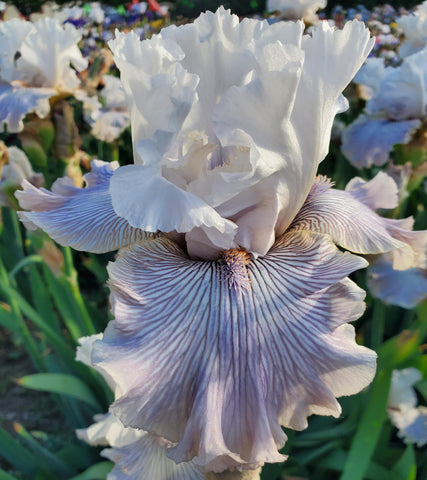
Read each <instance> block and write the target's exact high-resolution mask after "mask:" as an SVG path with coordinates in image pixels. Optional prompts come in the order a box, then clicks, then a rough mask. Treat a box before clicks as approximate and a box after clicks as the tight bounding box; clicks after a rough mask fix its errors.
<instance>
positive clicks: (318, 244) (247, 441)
mask: <svg viewBox="0 0 427 480" xmlns="http://www.w3.org/2000/svg"><path fill="white" fill-rule="evenodd" d="M366 265H367V262H366V261H365V260H363V259H361V258H359V257H356V256H353V255H351V254H349V253H342V252H340V251H338V250H337V249H336V247H335V246H334V245H333V244H332V242H331V241H330V239H329V237H328V236H324V235H318V234H313V233H309V232H291V233H289V234H286V235H285V236H283V238H281V239H280V240H279V241H278V242H277V243H276V244H275V246H274V247H273V249H272V250H271V251H270V252H269V253H268V254H267V255H266V256H265V257H264V258H259V259H257V260H250V256H249V254H247V252H244V251H239V250H230V251H228V252H226V253H225V254H224V255H223V257H222V259H221V260H220V261H218V262H207V261H205V262H200V261H198V262H196V261H193V260H190V259H189V258H188V257H187V256H186V255H185V254H184V253H183V252H182V251H181V250H180V249H179V248H178V247H177V246H176V245H175V244H174V243H172V242H171V241H169V240H167V239H166V238H159V239H156V240H153V241H150V242H145V243H144V244H140V245H133V246H130V247H127V248H125V249H123V250H121V254H120V256H119V259H118V260H117V262H115V263H114V264H112V265H111V266H110V268H109V272H110V288H111V291H112V297H111V298H112V307H113V314H114V316H115V321H113V322H111V323H110V325H109V327H108V328H107V330H106V332H105V335H104V339H103V340H102V341H100V342H96V344H95V346H94V354H93V360H94V364H95V365H96V368H99V369H101V370H104V371H105V372H106V373H108V375H109V376H111V377H112V378H113V379H114V381H116V382H117V384H118V388H119V390H120V391H121V392H123V395H122V396H120V397H118V398H117V400H116V402H115V403H114V404H113V406H112V411H113V413H114V414H116V415H117V416H119V417H120V418H121V420H122V421H123V422H124V424H125V425H130V426H133V427H138V428H143V429H144V430H148V431H153V432H155V433H156V434H158V435H160V436H163V437H166V438H168V439H169V440H170V441H172V442H178V444H177V446H176V447H172V448H170V449H169V453H168V455H169V456H170V457H171V458H172V459H173V460H175V461H177V462H181V461H188V460H190V459H192V458H193V457H195V458H194V461H195V462H196V463H198V464H200V465H203V466H204V467H206V468H207V469H208V470H212V471H222V470H224V469H230V468H233V467H236V466H237V467H241V468H256V467H258V466H259V465H262V464H263V463H264V462H280V461H283V459H284V457H283V456H282V455H279V453H278V452H277V448H278V447H280V446H282V445H283V444H284V442H285V440H286V437H285V435H284V433H283V431H282V430H281V428H280V424H282V425H285V426H288V427H291V428H296V429H302V428H305V427H306V425H307V420H306V418H307V416H308V415H310V414H312V413H318V414H326V415H334V416H338V415H339V414H340V407H339V404H338V403H337V401H336V399H335V396H336V395H337V396H339V395H349V394H353V393H356V392H358V391H360V390H361V389H362V388H363V387H364V386H366V385H367V384H368V383H369V382H370V381H371V380H372V377H373V375H374V372H375V353H374V352H372V351H370V350H368V349H366V348H364V347H361V346H358V345H357V344H356V343H355V341H354V330H353V328H352V327H351V326H348V325H344V324H345V323H346V322H348V321H352V320H355V319H356V318H358V317H359V316H360V315H361V313H362V312H363V298H364V292H363V291H362V290H360V289H359V288H358V287H357V286H356V285H355V284H353V283H352V282H351V281H349V280H348V279H346V278H345V277H346V276H347V275H348V274H349V273H350V272H352V271H354V270H356V269H358V268H362V267H364V266H366Z"/></svg>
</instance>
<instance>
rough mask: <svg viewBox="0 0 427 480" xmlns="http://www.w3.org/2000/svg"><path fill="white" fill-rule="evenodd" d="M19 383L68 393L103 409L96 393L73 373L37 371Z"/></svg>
mask: <svg viewBox="0 0 427 480" xmlns="http://www.w3.org/2000/svg"><path fill="white" fill-rule="evenodd" d="M17 382H18V383H19V385H22V386H23V387H27V388H32V389H34V390H41V391H43V392H50V393H58V394H60V395H68V396H71V397H74V398H77V399H78V400H81V401H83V402H86V403H87V404H89V405H91V406H92V407H93V408H95V409H96V410H97V411H98V412H100V411H102V406H101V405H100V404H99V402H98V400H97V399H96V397H95V395H94V394H93V393H92V391H91V390H90V388H89V387H88V386H87V385H86V384H85V383H84V382H82V381H81V380H80V379H79V378H77V377H75V376H73V375H66V374H62V373H36V374H34V375H26V376H25V377H22V378H20V379H19V380H17Z"/></svg>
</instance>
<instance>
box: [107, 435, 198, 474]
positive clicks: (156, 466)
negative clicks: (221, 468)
mask: <svg viewBox="0 0 427 480" xmlns="http://www.w3.org/2000/svg"><path fill="white" fill-rule="evenodd" d="M127 430H131V429H127ZM132 430H133V429H132ZM140 433H141V435H140V438H139V439H138V440H136V441H135V442H133V443H129V444H128V445H125V446H123V447H120V448H113V449H107V450H103V451H102V452H101V454H102V455H103V456H104V457H107V458H108V459H110V460H112V461H113V462H115V463H116V466H115V467H114V468H113V470H112V471H111V473H110V474H108V476H107V480H148V479H149V480H204V478H205V476H204V475H203V472H202V469H201V468H200V467H198V466H196V465H195V464H194V462H185V463H180V464H176V463H175V462H174V461H173V460H170V459H169V458H168V457H167V456H166V452H167V447H168V446H169V443H168V442H166V441H165V440H164V439H162V438H159V437H156V436H155V435H151V434H149V433H146V432H142V431H140Z"/></svg>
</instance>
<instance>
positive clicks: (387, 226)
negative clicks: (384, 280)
mask: <svg viewBox="0 0 427 480" xmlns="http://www.w3.org/2000/svg"><path fill="white" fill-rule="evenodd" d="M319 183H320V184H322V183H324V179H323V178H322V177H319V178H318V180H317V182H316V183H315V184H314V186H313V188H312V192H311V193H310V195H309V196H308V197H307V200H306V202H305V204H304V205H303V207H302V209H301V210H300V212H299V213H298V215H297V216H296V218H295V220H294V223H293V224H292V226H291V229H296V230H310V231H314V232H322V233H327V234H329V235H331V237H332V238H333V240H334V242H336V243H337V244H338V245H340V246H342V247H344V248H346V249H348V250H350V251H352V252H355V253H362V254H377V253H385V252H389V251H392V250H396V253H395V254H394V267H395V268H399V269H405V268H409V267H411V266H412V265H413V264H414V262H418V261H420V258H425V249H426V242H427V232H425V231H420V232H413V231H411V228H412V224H413V221H412V219H411V218H407V219H403V220H394V219H391V218H383V217H380V216H379V215H378V214H376V213H375V211H374V210H373V208H379V207H380V208H390V206H391V205H394V204H395V202H396V201H397V186H396V185H393V184H394V181H393V180H392V179H391V177H388V175H387V174H385V173H380V174H379V175H378V176H377V177H376V178H374V179H373V180H371V181H370V182H365V181H364V180H362V179H360V178H358V179H354V180H353V181H351V182H350V183H349V184H348V187H347V189H346V191H341V190H335V189H332V188H319V186H318V185H319ZM379 186H381V188H380V189H378V187H379ZM386 194H387V195H390V198H389V199H388V200H387V199H386V198H385V197H386Z"/></svg>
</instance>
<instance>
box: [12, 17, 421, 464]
mask: <svg viewBox="0 0 427 480" xmlns="http://www.w3.org/2000/svg"><path fill="white" fill-rule="evenodd" d="M303 29H304V25H303V23H302V22H297V23H293V22H278V23H275V24H274V25H271V26H270V25H268V23H267V22H265V21H263V22H259V21H256V20H253V19H245V20H243V21H242V22H241V23H239V20H238V18H237V17H236V16H234V15H231V14H230V13H229V12H227V11H225V10H224V9H223V8H220V9H218V11H217V12H216V13H215V14H214V13H211V12H208V13H206V14H202V15H201V16H200V17H199V18H198V19H197V20H196V21H195V22H194V24H187V25H184V26H180V27H168V28H165V29H163V30H162V31H161V33H160V34H159V35H155V36H153V37H152V38H151V39H150V40H147V41H144V42H141V41H140V39H139V38H138V37H137V36H136V35H135V34H132V33H130V34H128V35H124V34H119V33H117V34H116V39H115V40H114V41H112V42H111V48H112V49H113V51H114V55H115V60H116V63H117V65H118V67H119V69H120V71H121V79H122V82H123V85H124V89H125V92H126V94H127V97H128V104H129V109H130V116H131V127H132V135H133V147H134V153H135V163H136V165H128V166H125V167H119V166H118V164H117V163H112V164H108V163H105V162H101V161H95V162H93V163H92V171H91V172H90V173H89V174H87V175H86V176H85V180H86V183H87V186H86V188H83V189H80V188H71V187H70V186H69V185H65V184H64V183H63V182H62V181H58V182H57V183H56V184H55V185H54V186H53V189H52V192H49V191H47V190H44V189H36V188H34V187H32V186H31V185H29V184H28V183H25V184H24V185H23V186H24V189H25V190H24V191H23V192H20V193H19V195H18V197H19V200H20V204H21V207H22V208H23V209H27V210H31V211H27V212H21V213H20V216H21V219H22V221H23V222H24V223H25V224H26V225H27V226H28V227H29V228H36V227H37V226H39V227H41V228H43V229H44V230H45V231H46V232H47V233H48V234H49V235H51V236H52V237H53V238H54V239H55V240H57V241H58V242H60V243H62V244H64V245H71V246H73V247H74V248H77V249H82V250H90V251H95V252H103V251H108V250H113V249H115V248H121V250H120V252H119V255H118V257H117V260H116V262H114V263H113V264H110V266H109V275H110V281H109V285H110V288H111V305H112V311H113V314H114V317H115V320H114V321H112V322H110V324H109V326H108V327H107V330H106V331H105V333H104V336H103V339H102V340H99V341H97V342H96V343H95V344H94V351H93V355H92V364H93V365H94V366H95V367H96V368H97V369H98V370H99V371H102V372H103V375H104V376H106V377H107V378H109V379H111V380H112V381H113V382H114V385H115V387H116V391H115V393H116V401H115V402H114V404H113V405H112V407H111V409H110V411H111V413H112V414H114V415H116V416H117V417H119V418H120V420H121V421H122V423H123V424H124V425H126V426H127V427H132V428H141V429H143V430H145V431H149V432H152V433H154V434H155V435H157V436H159V437H163V438H166V439H167V440H168V442H170V443H169V445H170V446H169V448H167V451H166V452H167V456H168V458H170V459H172V460H174V461H175V462H177V463H178V464H180V465H181V462H189V461H193V462H194V464H195V465H198V466H200V467H202V468H203V469H204V471H205V472H222V471H224V470H233V471H236V472H238V471H239V470H251V471H254V472H256V471H257V469H258V468H259V467H261V466H262V465H263V464H264V463H265V462H280V461H283V460H284V459H285V457H284V456H283V455H281V454H279V452H278V448H280V447H281V446H283V445H284V443H285V441H286V435H285V434H284V432H283V430H282V428H281V425H283V426H286V427H289V428H293V429H297V430H299V429H303V428H306V426H307V417H308V416H309V415H311V414H321V415H333V416H339V415H340V412H341V409H340V406H339V403H338V402H337V400H336V397H339V396H342V395H351V394H354V393H356V392H359V391H360V390H361V389H363V388H364V387H365V386H367V385H368V384H369V383H370V381H371V380H372V378H373V376H374V373H375V358H376V355H375V353H374V352H372V351H370V350H369V349H367V348H364V347H362V346H359V345H357V344H356V342H355V335H354V329H353V327H352V326H350V325H349V324H348V322H351V321H353V320H355V319H357V318H358V317H359V316H360V315H361V314H362V312H363V309H364V304H363V298H364V292H363V291H362V290H361V289H360V288H358V287H357V286H356V285H355V284H354V283H353V282H351V281H350V280H349V279H348V278H347V277H348V275H349V274H350V273H351V272H353V271H354V270H357V269H359V268H363V267H365V266H366V265H367V262H366V261H365V260H364V259H363V258H361V257H358V256H356V255H353V254H352V253H350V252H355V253H360V254H379V253H383V252H386V251H393V250H395V249H398V250H399V251H400V252H401V254H400V255H397V256H396V263H399V264H400V266H401V265H408V264H410V263H411V261H413V257H414V255H415V254H414V251H413V250H414V246H415V245H416V243H417V240H418V235H420V234H419V233H418V232H411V231H409V230H408V222H405V221H403V220H399V221H398V220H393V219H388V218H382V217H380V216H379V215H377V214H376V210H377V209H379V208H394V207H395V206H396V203H397V196H398V192H397V187H396V185H395V183H394V182H393V180H392V179H391V178H390V177H388V176H387V175H386V174H381V173H380V174H378V175H377V177H375V178H374V179H373V180H371V181H370V182H365V181H363V180H362V179H360V178H356V179H354V180H353V181H351V182H350V183H349V185H348V186H347V188H346V190H345V191H340V190H337V189H334V188H332V187H333V185H332V183H331V182H330V181H329V180H327V179H326V178H324V177H316V171H317V168H318V164H319V162H321V161H322V160H323V158H324V157H325V155H326V153H327V150H328V144H329V138H330V134H331V128H332V124H333V120H334V117H335V114H336V113H337V112H339V111H342V110H343V109H345V108H346V106H347V102H346V101H345V99H344V98H343V97H342V95H341V92H342V90H343V89H344V88H345V86H346V85H347V84H348V83H349V81H350V80H351V78H352V77H353V75H354V73H355V72H356V71H357V69H358V68H359V67H360V65H361V63H362V62H363V61H364V59H365V58H366V56H367V55H368V53H369V50H370V48H371V47H372V43H373V41H372V40H370V39H369V32H368V31H367V30H366V29H365V27H364V25H363V24H362V23H360V22H357V21H356V22H349V23H347V24H346V26H345V27H344V29H343V30H340V31H339V30H335V29H332V28H331V27H330V26H329V25H328V24H327V23H322V24H321V25H320V26H319V28H317V29H314V30H313V33H312V36H307V35H306V36H304V35H303ZM335 244H337V245H340V246H341V247H343V248H344V249H345V250H347V251H346V252H345V253H344V252H342V251H340V250H339V249H338V248H337V247H336V246H335Z"/></svg>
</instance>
